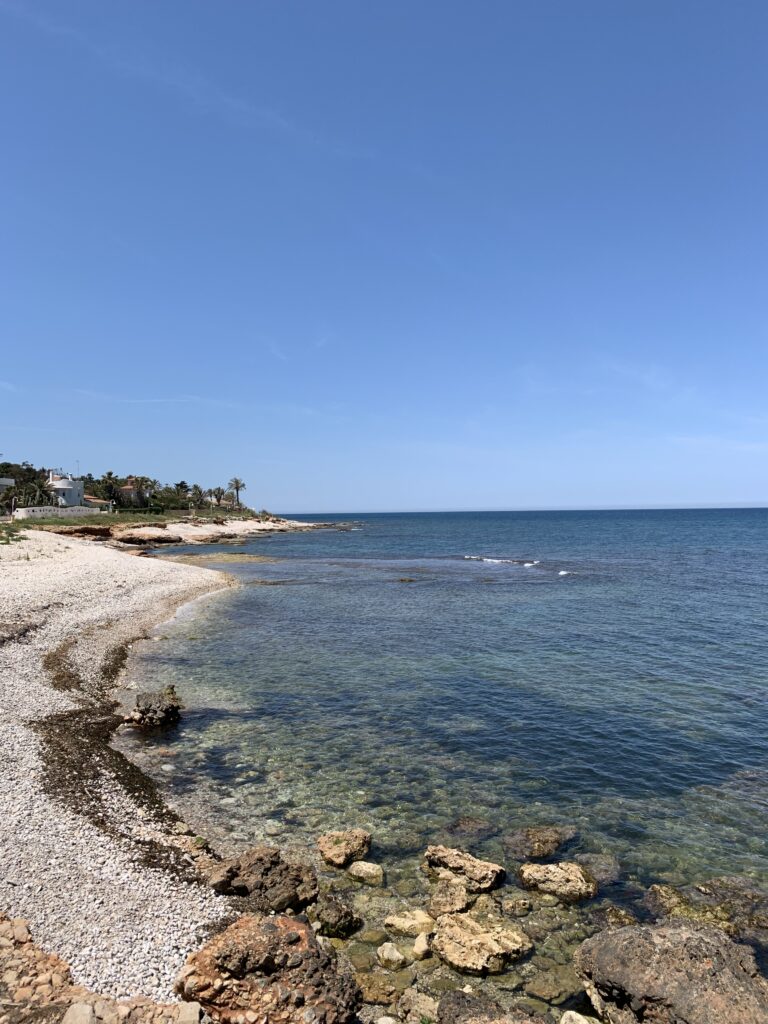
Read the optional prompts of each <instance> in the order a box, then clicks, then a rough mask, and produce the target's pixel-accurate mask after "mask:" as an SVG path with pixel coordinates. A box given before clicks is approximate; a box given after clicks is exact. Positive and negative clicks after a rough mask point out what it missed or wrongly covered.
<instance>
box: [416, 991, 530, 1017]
mask: <svg viewBox="0 0 768 1024" xmlns="http://www.w3.org/2000/svg"><path fill="white" fill-rule="evenodd" d="M436 1024H541V1022H540V1021H539V1022H536V1021H534V1018H533V1017H529V1016H528V1014H526V1013H524V1012H523V1011H517V1010H511V1011H509V1013H505V1012H504V1010H503V1009H502V1008H501V1006H499V1004H498V1003H496V1002H494V1001H493V1000H491V999H488V998H487V997H485V996H476V995H471V994H469V993H468V992H461V991H458V992H447V993H446V994H445V995H444V996H442V997H441V999H440V1002H439V1004H438V1007H437V1018H436Z"/></svg>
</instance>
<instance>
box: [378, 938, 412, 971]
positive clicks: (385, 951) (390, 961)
mask: <svg viewBox="0 0 768 1024" xmlns="http://www.w3.org/2000/svg"><path fill="white" fill-rule="evenodd" d="M376 959H377V960H378V961H379V963H380V964H381V966H382V967H385V968H386V969H387V970H388V971H397V970H399V969H400V968H401V967H404V966H405V963H406V959H405V957H404V956H403V954H402V953H401V952H400V950H399V949H398V948H397V946H396V945H395V944H394V942H382V944H381V945H380V946H379V948H378V949H377V950H376Z"/></svg>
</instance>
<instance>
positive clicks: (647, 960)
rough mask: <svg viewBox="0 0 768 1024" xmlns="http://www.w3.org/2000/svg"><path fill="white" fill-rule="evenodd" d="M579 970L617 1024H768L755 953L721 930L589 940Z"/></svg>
mask: <svg viewBox="0 0 768 1024" xmlns="http://www.w3.org/2000/svg"><path fill="white" fill-rule="evenodd" d="M575 965H576V969H577V971H578V973H579V974H580V976H581V977H582V979H583V981H584V984H585V987H586V989H587V992H588V994H589V997H590V999H591V1000H592V1003H593V1005H594V1007H595V1009H596V1011H597V1013H598V1015H599V1016H601V1017H602V1018H603V1019H604V1020H606V1021H608V1022H609V1024H637V1022H638V1021H642V1022H643V1024H768V981H766V980H765V978H763V977H762V976H761V975H760V974H759V973H758V970H757V966H756V964H755V957H754V953H753V952H752V950H751V949H749V948H748V947H747V946H741V945H737V944H736V943H734V942H732V941H731V940H730V939H729V938H728V936H727V935H725V933H724V932H722V931H720V930H719V929H717V928H708V927H697V926H694V925H692V924H690V923H688V922H683V921H678V922H669V923H666V924H660V925H636V926H633V927H629V928H619V929H618V930H616V931H607V932H601V933H599V934H598V935H595V936H593V937H592V938H591V939H587V940H586V942H584V943H583V944H582V945H581V947H580V948H579V950H578V951H577V953H576V958H575Z"/></svg>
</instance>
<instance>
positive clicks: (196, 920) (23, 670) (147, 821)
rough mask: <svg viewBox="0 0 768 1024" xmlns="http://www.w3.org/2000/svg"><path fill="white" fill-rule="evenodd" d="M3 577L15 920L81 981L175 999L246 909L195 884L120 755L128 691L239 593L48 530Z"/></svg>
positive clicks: (7, 844) (153, 802)
mask: <svg viewBox="0 0 768 1024" xmlns="http://www.w3.org/2000/svg"><path fill="white" fill-rule="evenodd" d="M0 573H2V588H1V589H0V626H1V627H2V630H3V632H2V644H0V695H2V701H1V706H2V713H1V714H0V741H2V744H3V749H4V752H5V754H6V758H5V760H6V765H7V768H6V771H5V772H4V776H3V779H2V782H1V783H0V807H2V816H3V820H4V825H5V828H4V829H3V832H2V834H1V835H0V858H2V860H1V862H2V864H3V871H2V872H0V910H2V911H5V912H8V913H9V914H10V915H12V916H13V917H17V918H24V919H25V920H26V921H27V922H28V923H29V927H30V929H31V931H32V933H33V935H34V936H35V939H36V940H37V941H38V942H40V943H41V944H42V945H43V946H44V947H45V948H46V949H48V950H49V951H51V952H54V953H56V954H58V955H59V956H60V957H62V958H63V959H64V960H66V961H67V962H68V963H69V964H70V967H71V970H72V975H73V978H74V980H75V981H76V982H80V983H82V984H85V985H87V986H88V987H90V988H93V989H94V990H95V991H97V992H99V993H101V994H104V995H108V996H113V997H119V998H125V997H131V996H145V997H148V998H152V999H158V1000H160V1001H163V1002H167V1001H169V1000H174V999H175V997H174V996H173V980H174V978H175V976H176V974H177V973H178V970H179V969H180V968H181V966H182V965H183V963H184V960H185V958H186V956H187V954H188V953H189V952H190V950H191V949H193V948H194V947H195V946H196V945H197V944H199V939H200V937H201V933H202V931H204V930H208V929H210V928H211V927H213V926H215V925H216V923H217V922H218V921H219V920H220V919H221V918H222V917H223V916H225V915H227V914H228V913H229V912H230V908H229V906H228V903H227V901H226V900H225V899H222V898H221V897H218V896H215V895H214V894H213V893H212V892H211V891H210V890H209V889H205V888H203V887H202V886H201V885H199V884H198V883H197V882H195V881H193V872H192V871H190V866H193V862H192V865H190V861H191V857H190V854H189V850H188V849H185V848H184V847H185V846H186V847H189V846H190V845H191V841H190V840H189V839H188V838H187V839H186V840H184V838H183V837H180V836H178V835H174V834H173V833H172V831H171V829H172V828H173V825H174V819H175V815H173V813H172V812H171V811H170V809H169V808H168V807H167V805H166V804H165V801H164V800H163V798H162V797H161V796H160V795H159V793H158V792H157V789H156V787H155V786H154V783H152V782H151V780H149V779H148V777H146V776H145V775H144V773H143V772H141V771H140V769H138V768H137V767H136V766H135V765H133V764H132V763H131V762H130V761H128V760H127V759H126V758H124V757H123V755H122V754H120V753H119V752H118V751H116V750H114V749H113V748H112V747H111V746H110V743H109V739H110V736H111V734H112V731H113V729H114V728H115V726H116V725H117V724H118V722H119V719H118V718H116V716H115V714H114V708H115V703H114V698H113V693H112V691H113V688H114V685H115V682H116V679H117V677H118V676H119V674H120V671H121V669H122V666H123V664H124V661H125V657H126V654H127V648H128V646H129V645H130V644H131V643H132V642H133V641H135V640H136V639H138V638H140V637H141V636H143V635H146V632H147V630H149V629H150V628H152V627H154V626H155V625H157V624H160V623H162V622H163V621H166V620H167V619H168V618H169V617H171V616H172V615H173V614H175V612H176V611H177V610H178V609H179V608H180V607H181V606H182V605H184V604H186V603H188V602H191V601H194V600H196V599H200V598H201V597H206V598H210V597H212V596H213V595H214V594H215V593H217V592H221V591H223V590H225V589H226V588H228V587H230V586H232V585H235V580H234V579H233V577H231V576H228V575H227V574H225V573H220V572H214V571H211V570H209V569H205V568H197V567H193V566H187V565H180V564H176V563H172V562H168V561H166V560H154V559H145V558H136V557H134V556H132V555H131V554H126V553H123V552H118V551H115V550H112V549H110V548H108V547H106V546H104V545H100V544H94V543H92V542H90V541H87V540H81V539H76V538H72V537H66V536H61V535H58V534H55V533H48V532H41V531H36V530H28V531H25V532H24V535H23V539H21V540H19V541H16V542H15V543H13V544H10V545H8V546H4V547H3V548H0ZM169 868H170V869H172V870H171V871H170V872H169V871H168V870H167V869H169ZM185 873H186V877H185Z"/></svg>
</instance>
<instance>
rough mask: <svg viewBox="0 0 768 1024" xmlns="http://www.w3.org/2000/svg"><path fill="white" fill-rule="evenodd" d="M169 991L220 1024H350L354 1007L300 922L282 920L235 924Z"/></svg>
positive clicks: (190, 962) (347, 981) (350, 985)
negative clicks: (263, 1023) (252, 1023)
mask: <svg viewBox="0 0 768 1024" xmlns="http://www.w3.org/2000/svg"><path fill="white" fill-rule="evenodd" d="M176 991H177V992H178V993H179V994H180V995H181V996H182V997H183V998H184V999H186V1000H190V1001H195V1002H198V1003H200V1005H201V1006H202V1007H203V1009H204V1010H205V1011H206V1012H207V1013H208V1014H210V1015H211V1016H212V1017H213V1018H214V1019H215V1020H217V1021H221V1022H223V1024H235V1022H236V1021H238V1020H268V1021H269V1022H270V1024H307V1022H308V1021H313V1022H314V1024H353V1022H354V1021H355V1020H356V1014H357V1010H358V1009H359V1007H360V1004H361V996H360V990H359V989H358V987H357V985H356V984H355V982H354V981H353V980H352V979H351V978H349V977H347V976H346V975H344V974H341V973H339V972H338V970H337V969H336V966H335V965H334V963H333V961H332V960H331V958H330V956H329V955H328V954H327V953H326V952H325V951H324V950H323V949H322V948H321V947H320V945H319V944H318V941H317V938H316V937H315V933H314V932H313V931H312V929H311V927H310V926H309V925H308V924H307V922H306V921H304V920H302V919H300V918H295V917H294V918H291V917H283V916H278V917H273V918H267V919H263V918H259V917H256V916H254V915H252V914H246V915H244V916H243V917H241V918H239V919H238V920H237V921H235V923H234V924H232V925H230V926H229V928H227V929H226V931H223V932H221V933H220V934H219V935H217V936H215V937H214V938H213V939H211V941H210V942H208V943H207V944H206V945H205V946H203V948H202V949H201V950H199V951H198V952H197V953H193V954H192V955H191V956H190V957H189V958H188V959H187V966H186V967H185V968H184V969H183V970H182V972H181V974H180V975H179V978H178V980H177V982H176Z"/></svg>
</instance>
